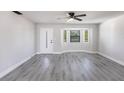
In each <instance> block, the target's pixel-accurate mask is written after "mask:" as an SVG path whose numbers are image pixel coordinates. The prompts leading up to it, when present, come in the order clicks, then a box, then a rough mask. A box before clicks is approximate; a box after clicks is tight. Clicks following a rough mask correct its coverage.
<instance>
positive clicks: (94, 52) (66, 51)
mask: <svg viewBox="0 0 124 93" xmlns="http://www.w3.org/2000/svg"><path fill="white" fill-rule="evenodd" d="M69 52H85V53H93V54H96V53H97V51H87V50H65V51H60V52H51V53H42V52H37V53H36V54H63V53H69Z"/></svg>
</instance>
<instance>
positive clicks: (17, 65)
mask: <svg viewBox="0 0 124 93" xmlns="http://www.w3.org/2000/svg"><path fill="white" fill-rule="evenodd" d="M35 55H36V54H33V55H31V56H29V57H27V58H26V59H24V60H23V61H21V62H19V63H17V64H14V65H12V66H11V67H9V68H8V69H6V70H5V71H3V72H1V73H0V78H2V77H4V76H5V75H7V74H8V73H10V72H11V71H13V70H14V69H16V68H17V67H19V66H20V65H22V64H23V63H25V62H26V61H27V60H29V59H30V58H32V57H33V56H35Z"/></svg>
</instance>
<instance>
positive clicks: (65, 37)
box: [63, 30, 67, 42]
mask: <svg viewBox="0 0 124 93" xmlns="http://www.w3.org/2000/svg"><path fill="white" fill-rule="evenodd" d="M63 35H64V42H67V31H66V30H64V34H63Z"/></svg>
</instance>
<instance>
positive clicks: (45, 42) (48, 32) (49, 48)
mask: <svg viewBox="0 0 124 93" xmlns="http://www.w3.org/2000/svg"><path fill="white" fill-rule="evenodd" d="M53 44H54V42H53V29H51V28H41V29H40V52H41V53H52V52H53Z"/></svg>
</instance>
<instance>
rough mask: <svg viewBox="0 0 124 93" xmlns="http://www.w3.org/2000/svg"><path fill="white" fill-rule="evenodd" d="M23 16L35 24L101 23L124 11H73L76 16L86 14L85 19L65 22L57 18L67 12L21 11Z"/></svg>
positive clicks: (65, 15)
mask: <svg viewBox="0 0 124 93" xmlns="http://www.w3.org/2000/svg"><path fill="white" fill-rule="evenodd" d="M21 12H22V13H23V16H24V17H26V18H28V19H30V20H32V21H33V22H35V23H66V24H69V23H71V24H72V23H73V24H84V23H95V24H97V23H101V22H104V21H105V20H108V19H110V18H113V17H116V16H120V15H122V14H124V11H73V12H75V13H76V14H82V13H86V15H87V16H86V17H81V19H83V21H81V22H78V21H72V22H67V19H61V20H58V18H63V17H67V13H68V12H69V11H21Z"/></svg>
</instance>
